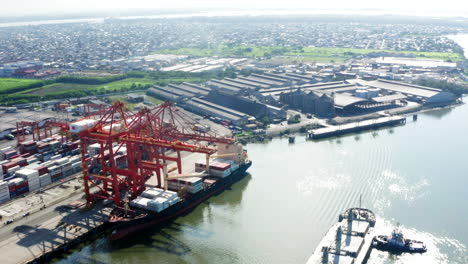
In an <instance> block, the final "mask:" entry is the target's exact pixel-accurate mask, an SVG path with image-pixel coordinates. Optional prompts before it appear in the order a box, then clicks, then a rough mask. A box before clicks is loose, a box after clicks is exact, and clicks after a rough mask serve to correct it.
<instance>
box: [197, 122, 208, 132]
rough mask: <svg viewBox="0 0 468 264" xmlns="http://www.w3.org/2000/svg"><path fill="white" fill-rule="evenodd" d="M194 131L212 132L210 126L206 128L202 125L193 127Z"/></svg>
mask: <svg viewBox="0 0 468 264" xmlns="http://www.w3.org/2000/svg"><path fill="white" fill-rule="evenodd" d="M193 130H195V131H198V132H201V133H207V132H208V131H210V127H209V126H204V125H201V124H195V125H194V126H193Z"/></svg>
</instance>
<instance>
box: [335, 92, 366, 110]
mask: <svg viewBox="0 0 468 264" xmlns="http://www.w3.org/2000/svg"><path fill="white" fill-rule="evenodd" d="M334 99H335V106H336V107H338V108H345V107H347V106H350V105H352V104H355V103H360V102H366V101H367V99H363V98H359V97H356V96H352V95H347V94H338V93H335V95H334Z"/></svg>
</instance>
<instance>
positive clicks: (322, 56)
mask: <svg viewBox="0 0 468 264" xmlns="http://www.w3.org/2000/svg"><path fill="white" fill-rule="evenodd" d="M381 52H386V53H391V54H405V55H415V56H416V57H417V58H428V59H440V60H452V61H460V60H463V59H464V57H463V56H462V55H461V54H458V53H448V52H417V51H392V50H376V49H349V48H318V47H279V46H278V47H266V46H249V45H239V46H227V45H219V46H213V47H209V48H181V49H174V50H159V51H157V52H155V53H159V54H178V55H192V56H200V57H206V56H242V57H253V58H255V57H275V58H276V57H278V58H280V59H289V60H291V59H296V60H299V61H317V62H325V61H332V60H334V61H344V60H347V59H351V58H353V57H356V56H359V55H366V54H369V53H381Z"/></svg>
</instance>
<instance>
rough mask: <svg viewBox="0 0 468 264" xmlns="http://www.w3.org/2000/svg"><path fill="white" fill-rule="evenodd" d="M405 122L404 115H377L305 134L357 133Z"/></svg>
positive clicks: (333, 135)
mask: <svg viewBox="0 0 468 264" xmlns="http://www.w3.org/2000/svg"><path fill="white" fill-rule="evenodd" d="M405 123H406V117H404V116H385V117H379V118H377V119H371V120H364V121H359V122H353V123H348V124H343V125H339V126H328V127H322V128H317V129H312V130H309V131H308V132H307V135H308V138H309V139H323V138H329V137H336V136H341V135H346V134H351V133H357V132H361V131H365V130H372V129H377V128H381V127H387V126H396V125H403V124H405Z"/></svg>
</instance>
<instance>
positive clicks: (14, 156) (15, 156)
mask: <svg viewBox="0 0 468 264" xmlns="http://www.w3.org/2000/svg"><path fill="white" fill-rule="evenodd" d="M19 156H20V155H18V154H16V155H13V156H11V157H10V159H16V158H18V157H19Z"/></svg>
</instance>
